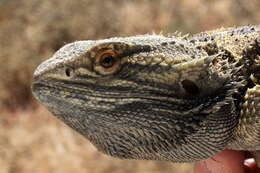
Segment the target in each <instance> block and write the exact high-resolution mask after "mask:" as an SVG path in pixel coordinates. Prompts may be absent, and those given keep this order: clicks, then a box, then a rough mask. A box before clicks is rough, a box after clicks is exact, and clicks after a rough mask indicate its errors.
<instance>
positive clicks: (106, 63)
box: [100, 54, 116, 68]
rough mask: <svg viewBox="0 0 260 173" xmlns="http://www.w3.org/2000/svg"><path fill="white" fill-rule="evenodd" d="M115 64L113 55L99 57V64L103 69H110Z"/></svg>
mask: <svg viewBox="0 0 260 173" xmlns="http://www.w3.org/2000/svg"><path fill="white" fill-rule="evenodd" d="M115 62H116V60H115V57H113V55H111V54H104V55H103V56H102V57H101V61H100V64H101V65H102V67H104V68H109V67H112V66H113V65H114V64H115Z"/></svg>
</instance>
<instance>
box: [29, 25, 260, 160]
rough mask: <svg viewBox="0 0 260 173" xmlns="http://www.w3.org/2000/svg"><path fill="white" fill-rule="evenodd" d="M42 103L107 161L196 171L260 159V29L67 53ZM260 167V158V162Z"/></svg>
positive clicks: (121, 42) (46, 75) (54, 62)
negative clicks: (226, 155) (236, 159)
mask: <svg viewBox="0 0 260 173" xmlns="http://www.w3.org/2000/svg"><path fill="white" fill-rule="evenodd" d="M32 90H33V94H34V96H35V97H36V98H37V99H38V100H39V101H40V102H41V103H43V104H44V105H45V106H46V107H47V108H48V109H49V110H50V111H51V112H52V113H53V114H54V115H56V116H57V117H58V118H59V119H61V120H62V121H64V122H65V123H66V124H67V125H69V126H70V127H72V128H73V129H75V130H76V131H78V132H79V133H81V134H82V135H83V136H85V137H86V138H87V139H88V140H90V141H91V142H92V143H93V144H94V145H95V146H96V147H97V149H98V150H99V151H101V152H104V153H106V154H108V155H111V156H115V157H119V158H129V159H148V160H163V161H173V162H190V161H199V160H203V159H207V158H209V157H211V156H212V155H214V154H215V153H216V152H218V151H220V150H223V149H225V148H230V149H235V150H249V151H254V153H257V150H260V104H259V100H260V26H244V27H238V28H227V29H219V30H215V31H209V32H205V33H201V34H197V35H194V36H189V37H188V36H183V37H181V36H162V35H141V36H133V37H124V38H121V37H118V38H110V39H105V40H96V41H78V42H74V43H71V44H68V45H65V46H64V47H63V48H61V49H60V50H59V51H57V52H56V53H55V54H54V55H53V57H52V58H51V59H49V60H47V61H45V62H43V63H42V64H41V65H40V66H39V67H38V68H37V69H36V71H35V73H34V79H33V84H32ZM256 156H257V157H258V155H256Z"/></svg>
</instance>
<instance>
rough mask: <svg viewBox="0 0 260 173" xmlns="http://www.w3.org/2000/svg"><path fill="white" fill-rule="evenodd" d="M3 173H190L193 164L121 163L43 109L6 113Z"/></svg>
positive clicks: (0, 121) (0, 122) (0, 141)
mask: <svg viewBox="0 0 260 173" xmlns="http://www.w3.org/2000/svg"><path fill="white" fill-rule="evenodd" d="M1 114H3V115H4V116H1V118H0V126H1V131H0V146H1V148H0V173H35V172H37V173H46V172H50V173H52V172H55V173H59V172H60V173H71V172H77V173H83V172H84V173H88V172H89V173H112V172H113V173H161V172H164V173H180V172H181V173H188V172H190V171H191V165H190V164H172V163H166V162H153V161H133V160H119V159H115V158H111V157H108V156H105V155H103V154H101V153H99V152H97V151H96V149H95V148H94V147H93V146H92V145H91V144H90V143H89V142H88V141H87V140H85V139H84V138H83V137H82V136H80V135H78V134H76V133H75V132H74V131H72V129H70V128H69V127H67V126H65V125H64V124H62V123H61V122H60V121H58V120H57V119H56V118H55V117H53V116H52V115H51V114H50V113H49V112H47V110H46V109H45V108H43V107H38V108H37V109H36V110H32V109H29V110H17V111H16V112H8V111H4V112H2V113H1Z"/></svg>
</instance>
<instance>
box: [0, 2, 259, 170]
mask: <svg viewBox="0 0 260 173" xmlns="http://www.w3.org/2000/svg"><path fill="white" fill-rule="evenodd" d="M259 19H260V1H259V0H250V1H245V0H218V1H216V0H211V1H209V0H181V1H180V0H163V1H160V0H106V1H104V0H76V1H73V0H0V74H1V75H0V81H1V82H0V109H1V112H0V128H1V130H0V173H30V172H37V173H38V172H39V173H41V172H58V173H59V172H65V173H66V172H92V173H102V172H105V173H109V172H114V173H119V172H126V173H127V172H135V173H148V172H149V173H159V172H164V173H167V172H171V173H174V172H178V173H180V172H183V173H184V172H189V170H190V165H174V164H170V163H159V162H152V161H123V160H117V159H113V158H110V157H106V156H104V155H102V154H100V153H98V152H97V151H96V150H95V149H94V148H93V146H92V145H91V144H89V143H88V142H87V141H86V140H85V139H83V138H82V137H81V136H79V135H77V134H75V132H73V131H72V130H70V129H69V128H67V127H65V126H64V125H63V124H61V123H60V122H59V121H57V120H56V119H55V118H54V117H53V116H51V115H50V114H49V113H48V112H47V111H46V110H45V109H43V108H41V107H40V108H37V109H36V110H34V109H25V110H22V108H23V109H24V108H26V105H28V104H31V101H32V96H31V92H30V82H31V77H32V73H33V70H34V69H35V68H36V66H37V65H38V64H39V63H40V62H42V61H43V60H44V59H46V58H48V57H50V56H51V55H52V54H53V53H54V52H55V51H56V50H57V49H59V48H60V47H61V46H62V45H64V44H66V43H68V42H72V41H75V40H83V39H99V38H105V37H111V36H126V35H134V34H143V33H151V32H156V33H159V32H161V31H163V32H164V33H167V32H174V31H176V30H179V31H182V32H184V33H187V32H191V33H195V32H199V31H204V30H209V29H213V28H218V27H221V26H224V27H227V26H234V25H246V24H260V21H259ZM29 107H31V106H29ZM6 108H8V109H9V111H3V109H6ZM10 108H12V109H11V110H12V112H10Z"/></svg>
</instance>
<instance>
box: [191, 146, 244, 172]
mask: <svg viewBox="0 0 260 173" xmlns="http://www.w3.org/2000/svg"><path fill="white" fill-rule="evenodd" d="M244 160H245V155H244V153H243V152H241V151H233V150H224V151H221V152H219V153H217V154H216V155H215V156H213V157H211V158H209V159H207V160H205V161H201V162H197V163H195V165H194V173H217V172H222V173H233V172H236V173H244V170H245V169H244V165H243V162H244Z"/></svg>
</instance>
